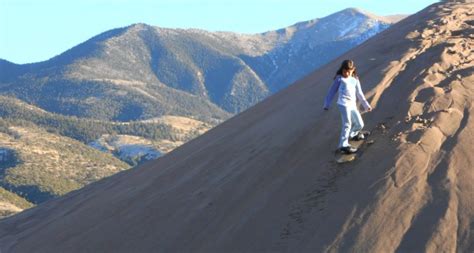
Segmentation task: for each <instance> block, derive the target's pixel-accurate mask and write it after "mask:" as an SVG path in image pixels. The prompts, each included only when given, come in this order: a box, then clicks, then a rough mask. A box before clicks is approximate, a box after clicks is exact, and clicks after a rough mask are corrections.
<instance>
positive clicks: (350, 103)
mask: <svg viewBox="0 0 474 253" xmlns="http://www.w3.org/2000/svg"><path fill="white" fill-rule="evenodd" d="M336 93H339V96H338V99H337V107H338V108H339V111H340V112H341V119H342V130H341V136H340V138H339V145H338V149H339V151H340V152H341V153H342V154H353V153H355V152H357V148H354V147H352V146H351V145H350V144H349V140H364V139H365V138H367V135H368V134H369V133H368V132H362V128H363V127H364V121H363V120H362V116H361V115H360V113H359V110H358V109H357V103H356V102H357V99H359V100H360V102H361V103H362V106H363V107H364V109H365V110H366V111H369V112H370V111H372V107H371V106H370V104H369V103H368V102H367V100H366V99H365V97H364V93H363V92H362V88H361V87H360V81H359V77H358V76H357V71H356V67H355V65H354V62H353V61H352V60H345V61H343V62H342V64H341V67H340V68H339V70H338V71H337V73H336V76H335V77H334V82H333V84H332V86H331V88H330V89H329V92H328V94H327V96H326V99H325V100H324V110H328V109H329V105H330V104H331V101H332V99H333V98H334V96H335V95H336Z"/></svg>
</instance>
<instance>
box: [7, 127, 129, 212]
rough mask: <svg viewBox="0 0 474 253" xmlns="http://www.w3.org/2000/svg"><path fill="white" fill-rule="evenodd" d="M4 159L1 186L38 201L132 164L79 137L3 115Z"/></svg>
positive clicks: (79, 186) (31, 200)
mask: <svg viewBox="0 0 474 253" xmlns="http://www.w3.org/2000/svg"><path fill="white" fill-rule="evenodd" d="M0 160H1V164H0V172H1V173H0V187H1V188H2V189H6V190H8V191H10V192H12V194H13V193H14V194H16V195H19V196H20V197H21V198H23V199H26V200H27V201H28V202H31V203H34V204H38V203H41V202H44V201H46V200H49V199H51V198H54V197H57V196H60V195H63V194H65V193H67V192H70V191H72V190H76V189H78V188H81V187H83V186H84V185H87V184H89V183H91V182H94V181H97V180H99V179H101V178H103V177H106V176H110V175H112V174H115V173H117V172H118V171H121V170H125V169H128V168H129V167H130V166H128V165H127V164H125V163H123V162H121V161H120V160H118V159H117V158H114V157H113V156H112V155H110V154H106V153H103V152H100V151H98V150H95V149H93V148H91V147H88V146H87V145H85V144H83V143H80V142H78V141H76V140H73V139H70V138H67V137H63V136H59V135H57V134H54V133H48V132H47V131H45V130H44V129H41V128H39V127H38V126H36V125H34V124H31V123H29V122H16V123H15V122H12V121H8V120H4V119H3V118H0ZM10 199H11V198H10ZM25 202H26V201H25ZM20 207H24V205H23V206H20Z"/></svg>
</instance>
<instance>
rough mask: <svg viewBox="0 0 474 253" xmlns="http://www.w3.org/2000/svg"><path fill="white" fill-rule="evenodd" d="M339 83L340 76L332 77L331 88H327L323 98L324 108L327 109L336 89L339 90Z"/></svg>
mask: <svg viewBox="0 0 474 253" xmlns="http://www.w3.org/2000/svg"><path fill="white" fill-rule="evenodd" d="M340 84H341V82H340V78H336V79H334V82H333V83H332V85H331V88H330V89H329V92H328V94H327V95H326V99H324V110H327V109H329V105H331V101H332V99H333V98H334V95H336V93H337V90H339V85H340Z"/></svg>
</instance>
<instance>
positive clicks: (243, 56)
mask: <svg viewBox="0 0 474 253" xmlns="http://www.w3.org/2000/svg"><path fill="white" fill-rule="evenodd" d="M372 16H374V15H372ZM337 17H341V21H344V22H339V23H340V24H337V25H338V26H335V25H336V24H335V23H334V22H333V21H331V20H332V19H336V18H337ZM374 17H375V16H374ZM356 18H357V20H358V21H357V22H358V23H355V24H352V25H350V26H349V28H353V31H352V30H351V29H347V27H346V28H344V25H349V24H350V23H351V20H353V19H356ZM379 19H381V18H378V19H375V18H374V19H371V18H370V15H368V14H367V15H366V14H362V13H361V12H359V11H357V10H344V11H340V12H338V13H335V14H333V15H330V16H328V17H324V18H321V19H317V22H316V21H315V20H311V21H307V22H306V23H304V22H303V23H298V24H295V25H294V26H290V27H287V28H283V29H280V30H277V31H269V32H265V33H260V34H236V33H230V32H208V31H204V30H198V29H168V28H161V27H155V26H150V25H146V24H143V23H138V24H133V25H130V26H127V27H123V28H116V29H113V30H109V31H106V32H104V33H101V34H99V35H97V36H94V37H92V38H90V39H89V40H87V41H85V42H83V43H81V44H79V45H77V46H75V47H73V48H71V49H69V50H67V51H66V52H64V53H62V54H60V55H58V56H55V57H53V58H51V59H50V60H48V61H44V62H40V63H33V64H27V65H15V66H14V69H17V70H16V71H10V70H9V69H7V71H3V69H2V71H0V81H1V83H0V92H1V93H3V94H8V95H13V96H15V97H17V98H20V99H22V100H25V101H26V102H28V103H33V104H36V105H38V106H40V107H41V108H43V109H46V110H48V111H52V112H56V113H61V114H66V115H74V116H79V117H92V118H100V119H108V120H122V121H130V120H142V119H147V118H152V117H157V116H161V115H164V114H168V115H170V114H171V115H178V116H190V115H194V116H196V115H198V116H199V117H201V118H200V120H203V121H207V122H210V121H214V120H223V119H227V118H228V117H230V116H231V115H232V114H234V113H237V112H240V111H242V110H244V109H246V108H248V107H249V106H252V105H254V104H255V103H257V102H258V101H260V100H261V99H263V98H265V97H266V96H268V95H270V94H272V93H274V92H276V91H278V90H279V89H281V88H283V87H286V86H287V85H289V84H290V83H292V82H293V81H295V80H296V79H298V78H300V77H302V76H304V75H305V74H307V73H308V72H309V71H310V70H312V69H314V68H316V67H318V66H319V65H321V64H323V63H326V62H327V61H328V60H329V59H331V58H333V57H335V56H337V55H338V54H340V53H342V52H343V51H345V50H348V49H350V48H352V47H353V46H355V45H357V44H358V43H361V42H362V41H363V40H365V39H367V38H368V37H370V36H373V34H375V33H378V32H380V31H381V30H383V29H386V28H387V27H388V26H389V24H390V23H384V22H382V21H379ZM321 22H322V23H324V24H325V27H321V28H319V26H318V24H319V23H321ZM303 24H304V25H303ZM298 26H300V27H298ZM331 27H332V28H331ZM341 29H346V30H347V31H345V32H344V34H340V33H338V32H337V31H338V30H341ZM341 35H342V36H341ZM317 41H319V42H318V43H319V44H318V43H317ZM0 65H2V64H0ZM5 65H8V66H10V67H9V68H10V69H11V70H13V65H9V64H5ZM301 66H303V67H301ZM0 67H1V66H0ZM33 90H34V92H32V91H33ZM51 93H53V95H51ZM47 94H48V97H47V96H46V95H47ZM124 96H127V97H128V99H127V100H128V102H127V103H124V102H123V97H124ZM51 97H53V98H51ZM98 108H100V109H98ZM99 111H100V112H99Z"/></svg>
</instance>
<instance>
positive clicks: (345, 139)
mask: <svg viewBox="0 0 474 253" xmlns="http://www.w3.org/2000/svg"><path fill="white" fill-rule="evenodd" d="M337 107H338V108H339V111H340V112H341V120H342V129H341V136H340V138H339V146H338V147H339V148H342V147H348V146H349V134H350V131H351V112H350V108H348V107H346V106H342V105H337Z"/></svg>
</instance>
